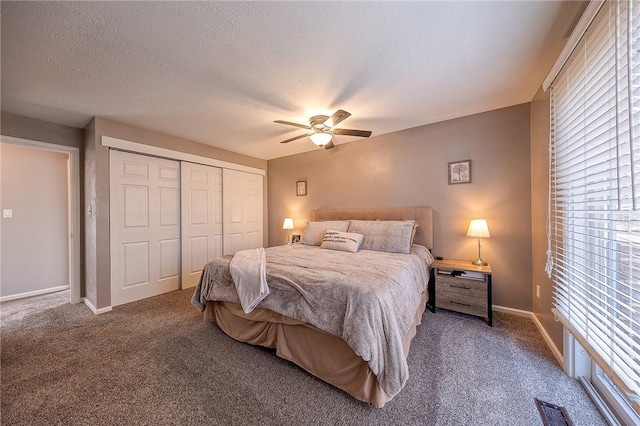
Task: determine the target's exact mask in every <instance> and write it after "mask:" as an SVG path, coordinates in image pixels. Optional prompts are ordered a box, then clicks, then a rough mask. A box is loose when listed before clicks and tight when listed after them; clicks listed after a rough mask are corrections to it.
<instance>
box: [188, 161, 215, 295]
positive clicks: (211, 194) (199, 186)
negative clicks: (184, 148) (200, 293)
mask: <svg viewBox="0 0 640 426" xmlns="http://www.w3.org/2000/svg"><path fill="white" fill-rule="evenodd" d="M180 169H181V174H182V181H181V184H182V288H188V287H193V286H195V285H196V284H198V280H199V279H200V275H201V274H202V269H203V268H204V266H205V265H206V264H207V262H208V261H210V260H211V259H213V258H214V257H219V256H222V169H220V168H218V167H212V166H204V165H201V164H193V163H188V162H184V161H183V162H182V163H181V167H180Z"/></svg>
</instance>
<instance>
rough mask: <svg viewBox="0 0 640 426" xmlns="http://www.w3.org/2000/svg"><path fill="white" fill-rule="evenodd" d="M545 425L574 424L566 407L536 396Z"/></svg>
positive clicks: (562, 425) (571, 425) (567, 425)
mask: <svg viewBox="0 0 640 426" xmlns="http://www.w3.org/2000/svg"><path fill="white" fill-rule="evenodd" d="M534 400H535V401H536V406H537V407H538V411H539V412H540V417H542V423H543V424H544V426H573V423H572V422H571V419H570V418H569V415H568V414H567V410H565V409H564V407H560V406H558V405H554V404H551V403H549V402H545V401H541V400H539V399H537V398H534Z"/></svg>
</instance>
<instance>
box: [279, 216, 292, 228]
mask: <svg viewBox="0 0 640 426" xmlns="http://www.w3.org/2000/svg"><path fill="white" fill-rule="evenodd" d="M282 229H294V226H293V219H291V218H290V217H285V218H284V223H283V224H282Z"/></svg>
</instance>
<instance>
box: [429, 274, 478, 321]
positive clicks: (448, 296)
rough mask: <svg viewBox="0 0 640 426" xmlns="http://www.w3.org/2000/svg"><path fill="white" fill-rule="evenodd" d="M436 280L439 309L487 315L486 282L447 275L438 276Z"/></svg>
mask: <svg viewBox="0 0 640 426" xmlns="http://www.w3.org/2000/svg"><path fill="white" fill-rule="evenodd" d="M436 280H437V285H436V306H437V307H438V308H442V309H449V310H453V311H458V312H464V313H467V314H471V315H478V316H485V315H486V312H487V283H486V281H484V280H470V279H465V278H457V277H452V276H450V275H446V274H438V275H437V277H436Z"/></svg>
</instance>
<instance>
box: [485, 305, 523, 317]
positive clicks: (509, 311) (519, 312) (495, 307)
mask: <svg viewBox="0 0 640 426" xmlns="http://www.w3.org/2000/svg"><path fill="white" fill-rule="evenodd" d="M491 307H492V308H493V310H494V311H496V312H504V313H505V314H511V315H517V316H519V317H526V318H532V317H533V312H529V311H523V310H521V309H514V308H507V307H506V306H500V305H493V306H491Z"/></svg>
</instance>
